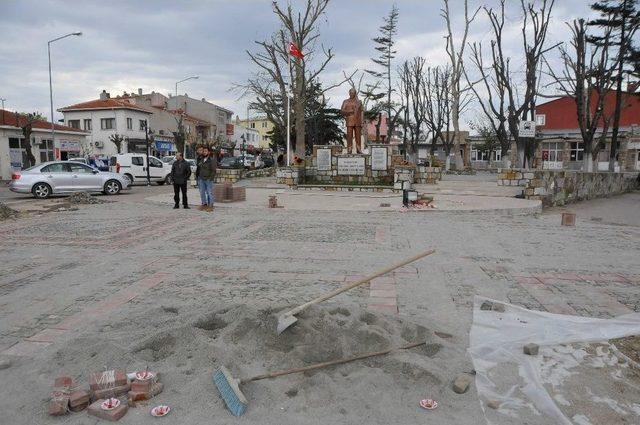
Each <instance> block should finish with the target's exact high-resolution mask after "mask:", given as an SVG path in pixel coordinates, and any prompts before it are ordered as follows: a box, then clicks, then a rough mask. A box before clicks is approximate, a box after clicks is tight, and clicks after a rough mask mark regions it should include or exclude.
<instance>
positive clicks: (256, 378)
mask: <svg viewBox="0 0 640 425" xmlns="http://www.w3.org/2000/svg"><path fill="white" fill-rule="evenodd" d="M424 344H426V341H423V342H414V343H412V344H407V345H403V346H401V347H394V348H387V349H386V350H382V351H375V352H371V353H364V354H358V355H356V356H353V357H348V358H346V359H339V360H331V361H329V362H324V363H316V364H313V365H310V366H305V367H299V368H296V369H287V370H280V371H277V372H270V373H265V374H264V375H257V376H254V377H252V378H246V379H243V380H241V381H240V383H241V384H246V383H247V382H253V381H259V380H261V379H268V378H276V377H278V376H283V375H291V374H292V373H300V372H307V371H309V370H316V369H322V368H323V367H328V366H333V365H338V364H343V363H349V362H352V361H354V360H361V359H366V358H368V357H375V356H381V355H383V354H388V353H390V352H392V351H397V350H408V349H409V348H414V347H418V346H420V345H424Z"/></svg>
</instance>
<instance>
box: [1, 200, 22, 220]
mask: <svg viewBox="0 0 640 425" xmlns="http://www.w3.org/2000/svg"><path fill="white" fill-rule="evenodd" d="M17 216H18V211H16V210H14V209H12V208H9V207H8V206H6V205H5V204H3V203H2V202H0V221H1V220H7V219H9V218H15V217H17Z"/></svg>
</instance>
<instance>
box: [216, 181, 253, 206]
mask: <svg viewBox="0 0 640 425" xmlns="http://www.w3.org/2000/svg"><path fill="white" fill-rule="evenodd" d="M213 197H214V199H215V200H216V202H238V201H245V200H246V199H247V194H246V189H245V188H244V187H233V185H232V184H231V183H229V182H224V183H218V184H216V185H214V188H213Z"/></svg>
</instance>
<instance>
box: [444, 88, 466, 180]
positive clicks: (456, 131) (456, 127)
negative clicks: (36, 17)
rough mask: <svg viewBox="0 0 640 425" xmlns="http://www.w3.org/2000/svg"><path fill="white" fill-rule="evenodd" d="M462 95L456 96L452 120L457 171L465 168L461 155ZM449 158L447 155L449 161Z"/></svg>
mask: <svg viewBox="0 0 640 425" xmlns="http://www.w3.org/2000/svg"><path fill="white" fill-rule="evenodd" d="M459 104H460V93H455V94H454V100H453V102H452V105H451V119H452V123H453V138H454V139H453V154H454V158H455V161H456V170H458V171H460V170H462V169H463V168H464V159H463V158H462V156H461V155H460V109H459V108H460V105H459ZM448 158H449V156H448V155H447V159H448Z"/></svg>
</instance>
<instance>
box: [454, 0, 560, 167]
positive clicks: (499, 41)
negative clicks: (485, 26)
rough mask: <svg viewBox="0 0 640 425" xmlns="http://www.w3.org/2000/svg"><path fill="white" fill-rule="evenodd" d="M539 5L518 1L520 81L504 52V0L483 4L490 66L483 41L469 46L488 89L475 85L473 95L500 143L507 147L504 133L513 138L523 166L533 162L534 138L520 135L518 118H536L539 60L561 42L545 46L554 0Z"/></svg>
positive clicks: (547, 0)
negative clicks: (496, 5) (490, 5)
mask: <svg viewBox="0 0 640 425" xmlns="http://www.w3.org/2000/svg"><path fill="white" fill-rule="evenodd" d="M538 4H540V5H539V6H538V7H536V6H535V5H534V3H525V2H524V0H521V2H520V6H521V10H522V13H523V21H522V28H521V34H522V51H523V52H524V78H523V79H522V80H520V81H516V80H515V79H514V76H515V73H514V72H513V70H512V69H511V57H510V56H508V55H506V54H505V51H504V37H503V36H504V26H505V0H500V8H499V9H498V10H497V11H496V10H494V9H492V8H491V9H490V8H487V7H484V11H485V12H486V14H487V17H488V18H489V22H490V24H491V31H492V33H493V34H492V40H491V60H492V64H491V68H490V69H488V68H487V67H485V65H484V60H483V52H482V43H474V44H472V47H471V51H472V61H473V63H474V64H475V65H476V68H477V69H478V71H479V73H480V81H482V82H484V90H483V91H486V92H488V94H487V95H486V97H485V96H484V95H485V93H481V92H479V91H478V89H477V88H474V92H475V94H476V97H477V98H478V101H479V103H480V105H481V108H482V110H483V112H484V113H485V115H487V117H489V118H490V119H491V122H492V123H493V124H492V125H494V128H495V130H496V133H497V135H498V137H499V139H500V142H501V145H502V146H504V147H506V140H508V136H507V135H510V136H511V137H513V138H514V139H515V140H516V150H517V158H518V164H521V166H522V167H524V168H528V167H529V166H531V164H532V159H533V155H534V151H535V143H536V140H535V139H525V138H520V137H519V131H518V128H519V127H518V126H519V123H520V121H521V120H527V119H530V120H532V121H533V120H535V106H536V100H537V96H538V91H539V78H538V74H539V73H540V63H541V61H542V58H543V55H544V54H545V53H547V52H548V51H550V50H552V49H554V48H555V47H557V46H558V45H559V44H561V43H557V44H555V45H553V46H551V47H546V36H547V30H548V27H549V22H550V19H551V11H552V9H553V5H554V0H542V1H541V2H538ZM467 80H468V78H467ZM492 91H493V92H492ZM505 123H506V128H505ZM503 153H504V150H503Z"/></svg>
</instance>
